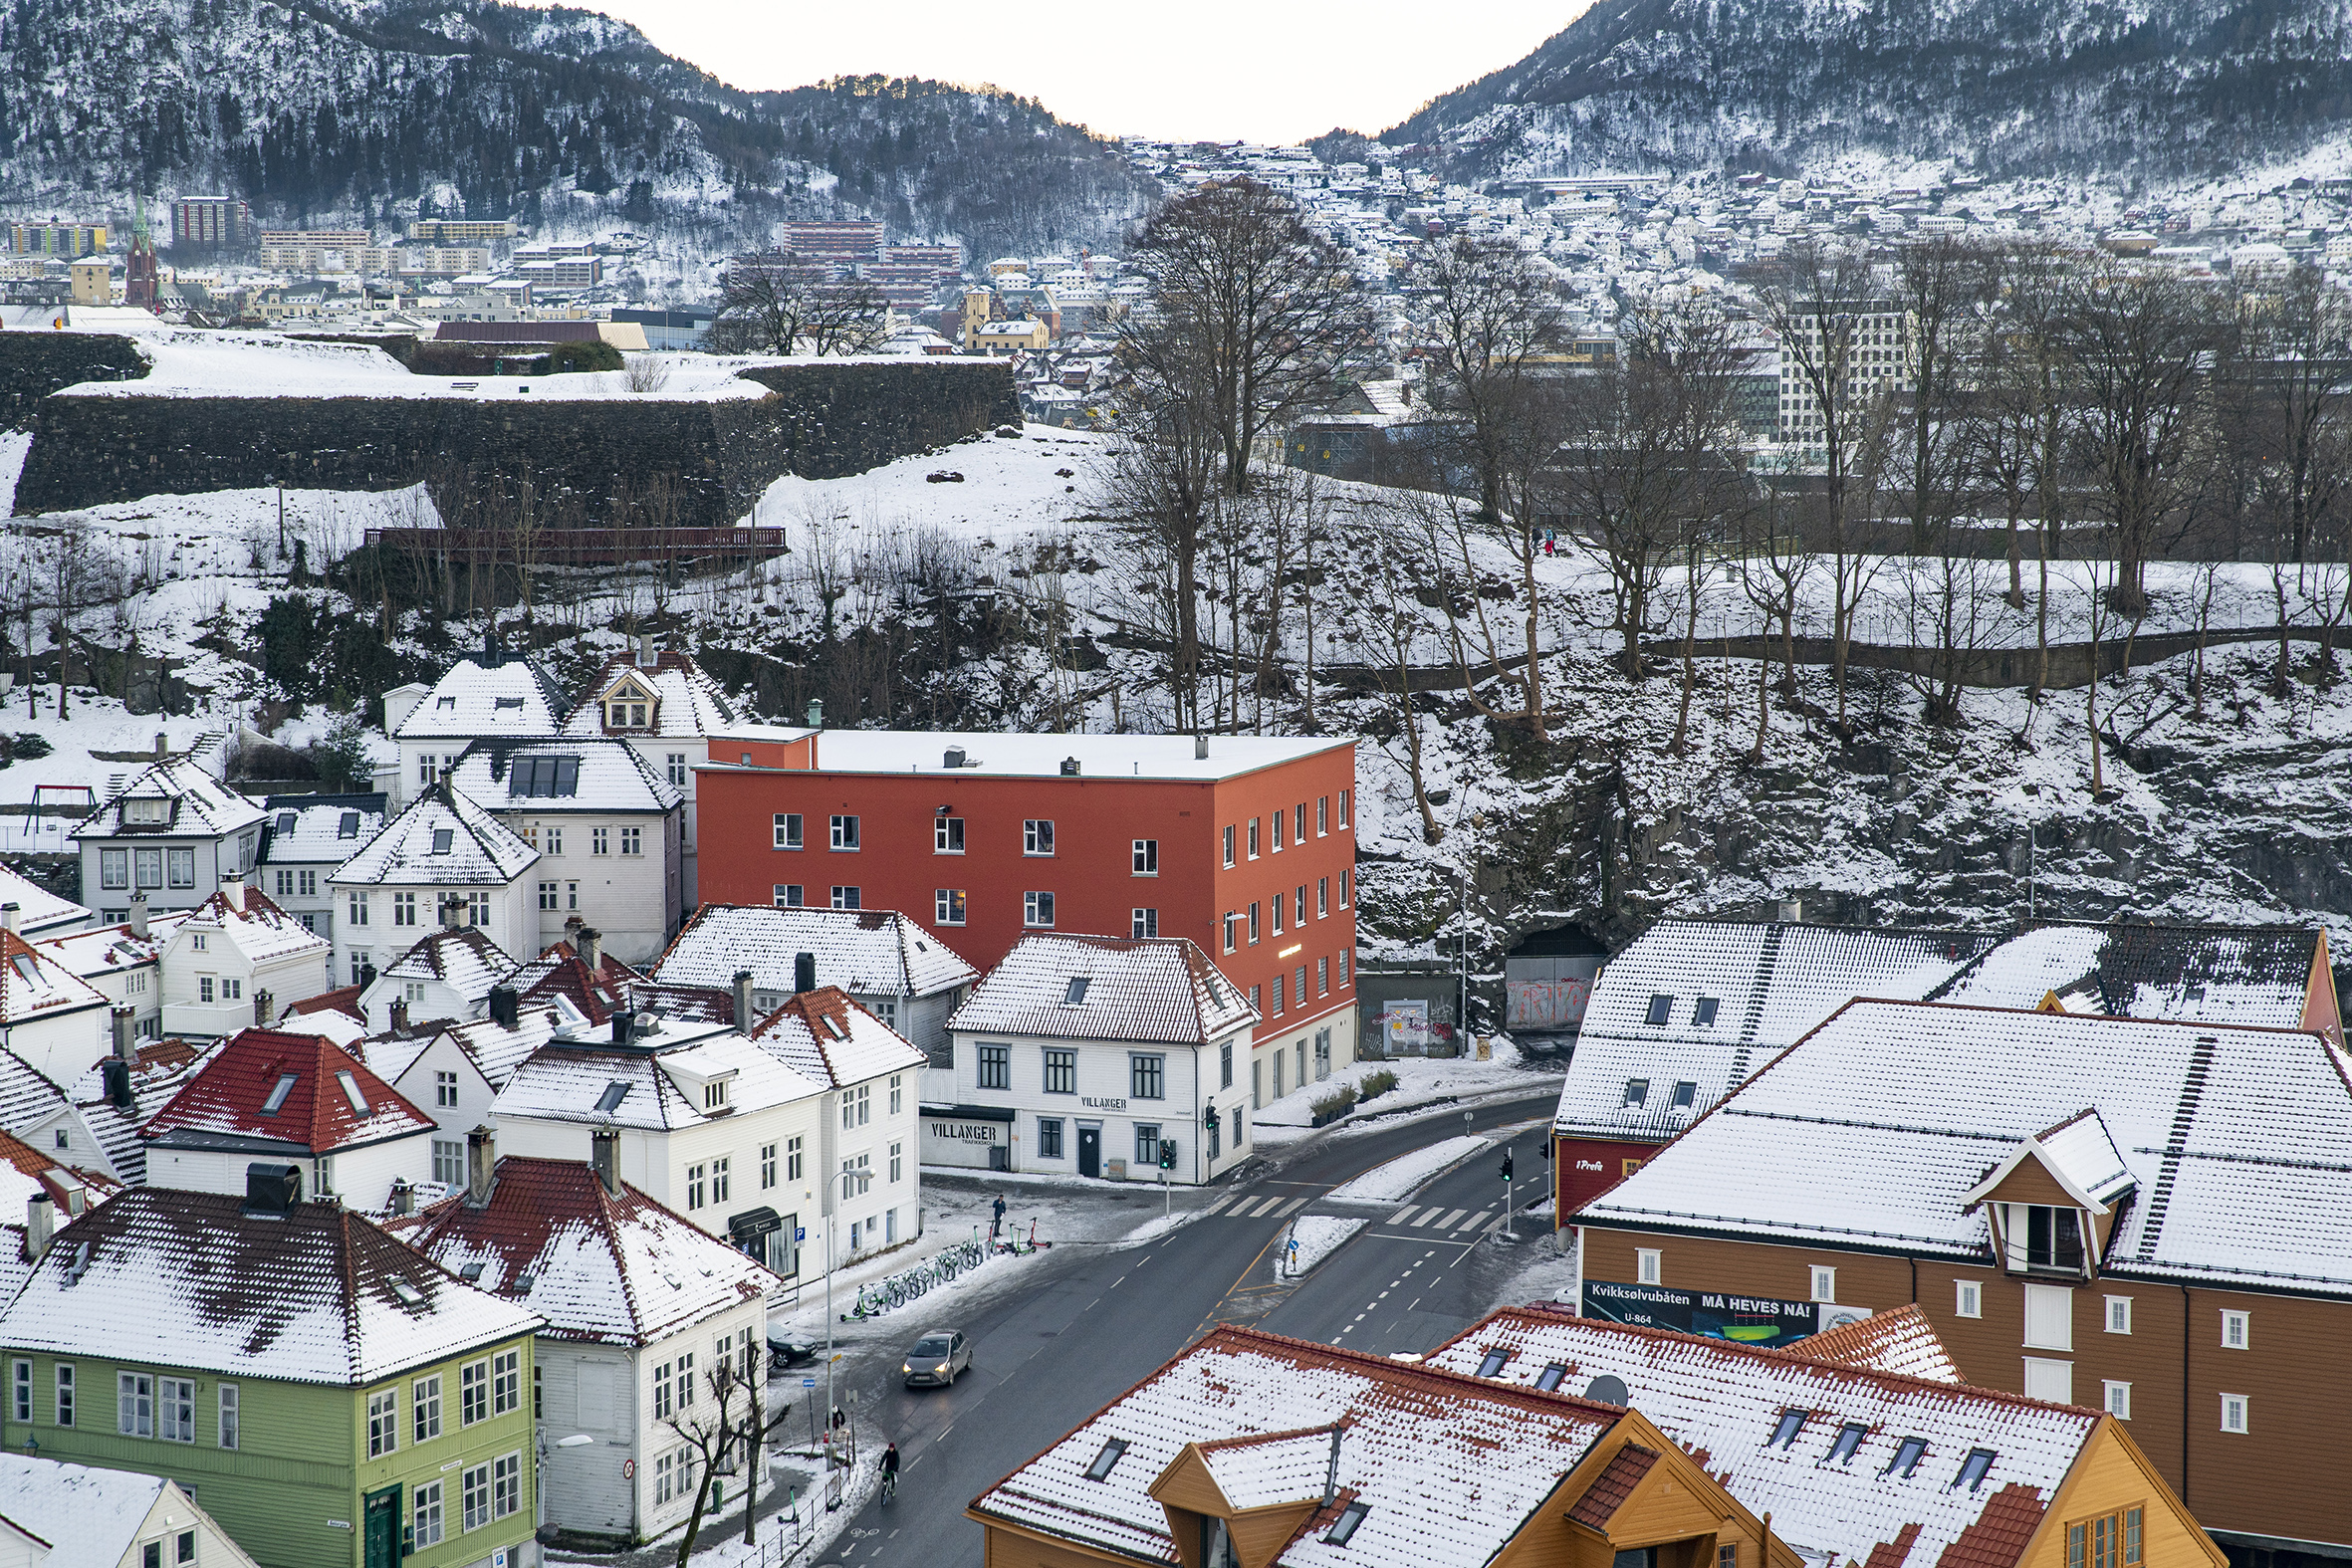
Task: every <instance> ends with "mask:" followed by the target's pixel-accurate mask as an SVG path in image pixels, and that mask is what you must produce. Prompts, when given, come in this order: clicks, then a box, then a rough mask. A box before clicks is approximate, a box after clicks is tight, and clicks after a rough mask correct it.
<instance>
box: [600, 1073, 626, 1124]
mask: <svg viewBox="0 0 2352 1568" xmlns="http://www.w3.org/2000/svg"><path fill="white" fill-rule="evenodd" d="M628 1092H629V1086H628V1085H627V1084H625V1083H623V1082H621V1081H620V1080H619V1079H618V1078H615V1079H613V1080H612V1081H611V1082H610V1083H607V1084H605V1085H604V1092H603V1093H602V1094H599V1095H597V1096H596V1109H597V1110H599V1111H601V1112H603V1113H604V1114H605V1115H607V1116H609V1115H611V1114H612V1113H613V1112H614V1111H617V1110H619V1109H620V1102H621V1101H622V1100H625V1099H627V1098H628Z"/></svg>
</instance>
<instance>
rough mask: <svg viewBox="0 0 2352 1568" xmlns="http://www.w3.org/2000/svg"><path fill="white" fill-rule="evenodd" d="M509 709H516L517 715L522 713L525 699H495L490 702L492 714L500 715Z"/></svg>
mask: <svg viewBox="0 0 2352 1568" xmlns="http://www.w3.org/2000/svg"><path fill="white" fill-rule="evenodd" d="M508 708H512V709H514V710H515V711H516V712H517V713H520V712H522V710H523V699H522V698H520V697H494V698H492V699H491V701H490V711H491V712H492V713H499V712H502V711H504V710H505V709H508Z"/></svg>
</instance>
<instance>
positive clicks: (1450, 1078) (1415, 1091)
mask: <svg viewBox="0 0 2352 1568" xmlns="http://www.w3.org/2000/svg"><path fill="white" fill-rule="evenodd" d="M1383 1070H1385V1071H1389V1072H1393V1073H1395V1074H1396V1079H1397V1084H1396V1087H1395V1088H1393V1089H1391V1090H1389V1091H1388V1092H1387V1093H1386V1094H1383V1095H1381V1096H1380V1097H1379V1098H1377V1099H1372V1100H1365V1101H1361V1102H1360V1103H1358V1104H1357V1106H1356V1108H1355V1110H1354V1111H1353V1112H1352V1113H1350V1115H1349V1116H1348V1117H1347V1119H1346V1120H1345V1121H1341V1122H1338V1123H1336V1124H1333V1125H1332V1127H1331V1129H1330V1131H1331V1132H1332V1134H1333V1135H1338V1134H1341V1133H1344V1132H1346V1131H1347V1130H1348V1129H1349V1128H1350V1127H1352V1126H1354V1125H1356V1124H1357V1123H1360V1122H1367V1121H1370V1120H1371V1119H1372V1118H1375V1117H1383V1118H1384V1117H1390V1116H1394V1115H1396V1114H1397V1113H1399V1112H1401V1111H1408V1110H1418V1109H1421V1108H1423V1107H1426V1106H1428V1105H1431V1104H1438V1103H1443V1102H1446V1101H1450V1100H1467V1099H1476V1098H1483V1097H1485V1096H1488V1095H1494V1094H1507V1093H1512V1092H1515V1091H1524V1090H1529V1089H1534V1088H1542V1087H1556V1086H1557V1084H1558V1082H1559V1077H1560V1069H1559V1068H1558V1067H1556V1066H1548V1067H1547V1066H1542V1065H1537V1064H1533V1063H1530V1062H1529V1061H1527V1060H1526V1059H1525V1058H1523V1057H1522V1056H1521V1054H1520V1050H1519V1047H1518V1046H1517V1045H1515V1044H1514V1043H1512V1041H1511V1039H1510V1037H1509V1036H1507V1035H1498V1036H1496V1038H1495V1041H1494V1055H1493V1057H1492V1059H1490V1060H1487V1061H1480V1060H1478V1059H1477V1058H1476V1057H1475V1056H1399V1057H1396V1058H1394V1059H1392V1060H1387V1061H1379V1060H1373V1059H1370V1058H1365V1059H1362V1060H1359V1061H1358V1062H1357V1063H1356V1064H1355V1065H1354V1066H1353V1067H1350V1068H1348V1069H1347V1070H1346V1071H1344V1072H1335V1073H1333V1074H1332V1075H1331V1076H1330V1077H1329V1078H1327V1079H1325V1080H1323V1081H1322V1082H1320V1083H1307V1084H1303V1085H1301V1086H1300V1087H1298V1088H1296V1089H1294V1090H1292V1091H1291V1092H1290V1093H1288V1094H1286V1095H1284V1096H1283V1097H1282V1098H1281V1099H1279V1100H1269V1101H1268V1102H1267V1103H1266V1104H1265V1106H1263V1107H1262V1108H1260V1109H1258V1110H1254V1111H1252V1112H1251V1113H1250V1132H1251V1136H1252V1137H1254V1138H1256V1139H1257V1140H1258V1141H1259V1143H1261V1144H1272V1145H1277V1146H1280V1145H1286V1144H1290V1143H1293V1142H1294V1141H1296V1140H1297V1139H1299V1138H1301V1137H1303V1136H1305V1135H1306V1134H1307V1133H1308V1132H1309V1131H1311V1130H1313V1128H1312V1122H1313V1117H1314V1102H1315V1101H1316V1100H1319V1099H1322V1098H1324V1097H1325V1096H1327V1095H1328V1094H1330V1092H1331V1091H1332V1090H1333V1089H1336V1088H1338V1087H1339V1086H1340V1085H1341V1084H1342V1083H1347V1082H1355V1083H1361V1082H1362V1081H1363V1080H1364V1079H1365V1078H1366V1077H1368V1076H1369V1075H1370V1074H1372V1073H1375V1072H1379V1071H1383Z"/></svg>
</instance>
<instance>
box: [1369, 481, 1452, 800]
mask: <svg viewBox="0 0 2352 1568" xmlns="http://www.w3.org/2000/svg"><path fill="white" fill-rule="evenodd" d="M1379 521H1380V525H1381V526H1376V527H1373V528H1369V529H1366V530H1364V531H1362V532H1361V533H1358V534H1356V535H1355V537H1354V538H1353V539H1352V540H1351V541H1350V549H1351V550H1352V551H1353V552H1354V554H1355V556H1356V559H1357V560H1360V561H1362V562H1363V564H1364V567H1365V576H1364V579H1363V582H1362V587H1363V594H1364V596H1363V603H1362V609H1361V612H1360V613H1359V614H1357V615H1356V616H1355V617H1354V619H1352V620H1351V621H1350V622H1349V624H1348V628H1347V631H1346V632H1345V633H1344V635H1345V637H1346V640H1347V641H1349V642H1351V643H1354V644H1356V645H1358V646H1360V647H1361V648H1362V649H1363V650H1364V656H1365V664H1366V666H1367V667H1368V668H1369V670H1370V672H1371V676H1372V680H1373V684H1374V686H1375V687H1376V689H1377V690H1378V691H1379V693H1380V698H1381V705H1382V708H1383V709H1384V711H1385V717H1386V718H1387V720H1388V721H1389V724H1390V725H1391V726H1393V728H1394V729H1395V731H1396V741H1397V743H1399V744H1401V746H1402V749H1403V756H1402V757H1399V756H1398V755H1397V751H1396V749H1395V747H1393V746H1392V745H1391V744H1390V742H1389V740H1388V738H1387V737H1385V736H1375V737H1374V739H1375V741H1376V742H1377V743H1378V744H1379V746H1380V748H1381V750H1383V751H1385V752H1387V753H1388V754H1389V758H1390V760H1391V761H1393V762H1399V763H1401V764H1402V765H1403V768H1404V772H1405V778H1406V781H1407V782H1408V783H1409V784H1411V785H1412V787H1413V806H1414V809H1415V810H1417V811H1418V812H1419V813H1420V816H1421V841H1422V842H1423V843H1427V844H1435V843H1437V842H1439V841H1440V840H1441V839H1443V838H1444V837H1445V836H1446V830H1445V828H1444V827H1443V826H1441V825H1440V824H1439V822H1438V819H1437V813H1436V811H1434V810H1433V809H1431V807H1430V802H1429V784H1428V776H1427V773H1426V771H1425V770H1424V768H1423V762H1422V739H1421V716H1420V714H1419V713H1418V712H1417V711H1416V710H1415V708H1414V704H1413V678H1414V675H1415V673H1416V672H1417V671H1419V670H1422V669H1424V668H1426V665H1425V663H1424V662H1423V661H1422V660H1420V659H1419V658H1418V657H1417V655H1418V652H1419V650H1420V648H1421V645H1422V641H1423V639H1424V637H1426V636H1427V635H1428V633H1429V623H1428V620H1427V617H1426V616H1425V615H1424V614H1423V612H1422V595H1423V593H1424V592H1426V591H1427V590H1426V588H1425V587H1424V586H1423V583H1422V580H1421V578H1422V572H1421V571H1419V570H1417V569H1416V560H1417V558H1421V559H1425V558H1422V551H1421V548H1420V546H1421V544H1422V540H1421V538H1420V533H1421V527H1422V525H1423V523H1424V521H1425V519H1424V517H1423V516H1418V515H1415V514H1413V513H1411V512H1409V511H1404V510H1392V511H1391V512H1389V513H1388V514H1387V515H1386V516H1385V517H1384V518H1382V519H1381V520H1379ZM1400 525H1401V527H1400Z"/></svg>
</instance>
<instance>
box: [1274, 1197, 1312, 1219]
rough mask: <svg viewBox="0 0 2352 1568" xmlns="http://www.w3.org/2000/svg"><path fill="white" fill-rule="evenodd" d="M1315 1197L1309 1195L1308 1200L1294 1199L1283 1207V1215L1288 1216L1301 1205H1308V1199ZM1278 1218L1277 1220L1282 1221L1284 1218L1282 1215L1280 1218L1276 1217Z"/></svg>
mask: <svg viewBox="0 0 2352 1568" xmlns="http://www.w3.org/2000/svg"><path fill="white" fill-rule="evenodd" d="M1313 1196H1314V1195H1313V1194H1311V1193H1309V1194H1308V1195H1307V1197H1306V1198H1294V1199H1292V1200H1291V1201H1290V1202H1289V1203H1287V1204H1285V1205H1283V1210H1282V1213H1283V1215H1288V1214H1289V1213H1290V1212H1291V1211H1292V1210H1294V1209H1296V1208H1297V1207H1298V1206H1299V1205H1301V1204H1303V1203H1306V1202H1307V1201H1308V1199H1311V1198H1312V1197H1313ZM1276 1218H1277V1219H1280V1218H1282V1216H1281V1215H1278V1216H1276Z"/></svg>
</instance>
